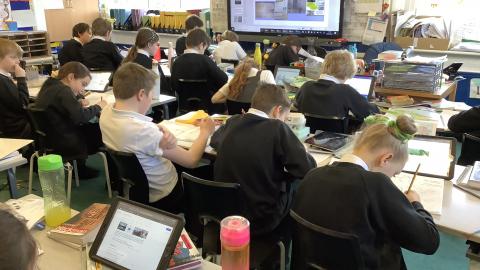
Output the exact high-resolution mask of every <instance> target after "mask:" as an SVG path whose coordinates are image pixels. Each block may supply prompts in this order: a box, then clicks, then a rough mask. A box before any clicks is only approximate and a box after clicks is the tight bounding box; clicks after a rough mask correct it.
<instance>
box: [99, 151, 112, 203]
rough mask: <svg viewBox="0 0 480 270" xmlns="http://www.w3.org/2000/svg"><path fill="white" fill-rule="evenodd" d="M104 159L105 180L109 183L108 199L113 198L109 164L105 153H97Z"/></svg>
mask: <svg viewBox="0 0 480 270" xmlns="http://www.w3.org/2000/svg"><path fill="white" fill-rule="evenodd" d="M97 154H99V155H100V156H101V157H102V159H103V167H104V168H105V180H106V181H107V191H108V198H110V199H111V198H112V186H111V185H110V173H109V171H108V162H107V156H106V155H105V153H103V152H97Z"/></svg>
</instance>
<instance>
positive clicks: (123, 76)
mask: <svg viewBox="0 0 480 270" xmlns="http://www.w3.org/2000/svg"><path fill="white" fill-rule="evenodd" d="M157 78H158V76H157V74H155V73H153V71H151V70H148V69H146V68H144V67H142V66H141V65H139V64H137V63H133V62H128V63H125V64H123V65H121V66H120V68H118V69H117V71H115V75H114V76H113V95H114V96H115V98H118V99H129V98H131V97H133V96H134V95H136V94H137V93H138V92H139V91H140V90H141V89H144V90H145V92H146V93H147V94H148V93H149V92H150V91H151V90H152V89H153V86H155V80H156V79H157Z"/></svg>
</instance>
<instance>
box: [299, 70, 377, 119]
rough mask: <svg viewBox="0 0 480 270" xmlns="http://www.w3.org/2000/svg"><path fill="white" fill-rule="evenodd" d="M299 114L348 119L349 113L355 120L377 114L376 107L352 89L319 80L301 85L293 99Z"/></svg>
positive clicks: (345, 85) (347, 86)
mask: <svg viewBox="0 0 480 270" xmlns="http://www.w3.org/2000/svg"><path fill="white" fill-rule="evenodd" d="M295 103H296V107H297V109H298V111H299V112H302V113H310V114H317V115H324V116H338V117H348V115H349V111H351V112H352V113H353V115H354V116H355V118H356V119H358V120H360V121H362V122H363V119H364V118H365V117H367V116H369V115H370V114H373V113H378V112H379V110H378V108H377V106H375V105H373V104H370V103H368V101H367V100H366V99H365V98H364V97H363V96H362V95H360V94H359V93H358V92H357V91H356V90H355V89H354V88H353V87H351V86H350V85H348V84H338V83H335V82H332V81H329V80H323V79H320V80H318V81H310V82H306V83H305V84H303V86H302V87H301V88H300V90H299V92H298V93H297V96H296V97H295Z"/></svg>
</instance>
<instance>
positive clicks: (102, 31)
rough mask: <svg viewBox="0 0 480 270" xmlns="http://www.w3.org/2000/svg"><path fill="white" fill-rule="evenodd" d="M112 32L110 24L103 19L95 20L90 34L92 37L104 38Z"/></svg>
mask: <svg viewBox="0 0 480 270" xmlns="http://www.w3.org/2000/svg"><path fill="white" fill-rule="evenodd" d="M109 31H112V24H111V23H110V22H109V21H107V20H106V19H103V18H96V19H95V20H94V21H93V23H92V34H93V35H94V36H101V37H103V36H105V35H107V33H108V32H109Z"/></svg>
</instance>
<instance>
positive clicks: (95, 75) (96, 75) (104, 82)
mask: <svg viewBox="0 0 480 270" xmlns="http://www.w3.org/2000/svg"><path fill="white" fill-rule="evenodd" d="M90 75H91V76H92V80H91V81H90V83H89V84H88V85H87V86H86V87H85V90H86V91H92V92H105V91H107V89H108V84H109V83H110V78H111V77H112V72H111V71H91V72H90Z"/></svg>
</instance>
